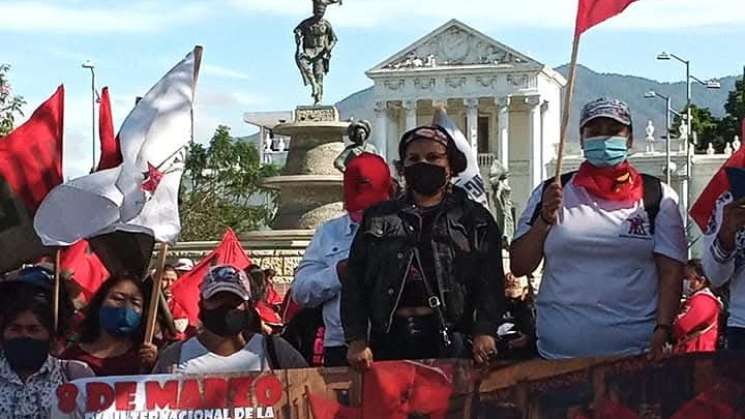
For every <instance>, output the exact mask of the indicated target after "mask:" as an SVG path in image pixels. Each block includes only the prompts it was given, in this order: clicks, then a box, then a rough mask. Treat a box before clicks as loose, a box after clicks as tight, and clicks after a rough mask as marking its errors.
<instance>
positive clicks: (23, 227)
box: [0, 86, 65, 272]
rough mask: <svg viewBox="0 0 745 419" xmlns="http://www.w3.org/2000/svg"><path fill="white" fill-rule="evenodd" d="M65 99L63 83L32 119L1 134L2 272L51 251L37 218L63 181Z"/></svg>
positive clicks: (0, 247) (0, 226)
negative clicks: (40, 234) (35, 226)
mask: <svg viewBox="0 0 745 419" xmlns="http://www.w3.org/2000/svg"><path fill="white" fill-rule="evenodd" d="M64 100H65V89H64V87H63V86H59V87H58V88H57V91H55V93H54V94H53V95H52V96H51V97H50V98H49V99H47V101H46V102H44V103H43V104H41V106H39V107H38V108H37V109H36V110H35V111H34V113H33V114H32V115H31V117H30V118H29V119H28V121H26V122H25V123H24V124H22V125H21V126H19V127H18V128H16V129H15V130H13V131H12V132H11V133H10V134H8V135H7V136H5V137H3V138H0V249H1V250H0V272H5V271H7V270H10V269H14V268H16V267H18V265H20V264H22V263H24V262H28V261H30V260H34V259H36V258H38V257H39V256H41V255H43V254H44V253H47V252H48V249H45V248H44V247H43V246H42V244H41V241H40V240H39V238H38V236H37V234H36V232H35V231H34V229H33V217H34V214H35V213H36V210H37V208H38V207H39V205H40V204H41V201H42V200H43V199H44V197H45V196H46V195H47V193H49V191H50V190H51V189H52V188H54V187H55V186H57V185H59V184H60V183H62V132H63V129H62V123H63V111H64Z"/></svg>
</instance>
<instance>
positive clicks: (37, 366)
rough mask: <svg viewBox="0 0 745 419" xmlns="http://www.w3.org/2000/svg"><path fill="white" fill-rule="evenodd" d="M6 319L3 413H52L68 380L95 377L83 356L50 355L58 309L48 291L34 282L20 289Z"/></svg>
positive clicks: (2, 325)
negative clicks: (80, 358)
mask: <svg viewBox="0 0 745 419" xmlns="http://www.w3.org/2000/svg"><path fill="white" fill-rule="evenodd" d="M14 296H15V298H14V299H13V300H12V301H10V302H8V305H6V306H4V307H3V317H2V319H0V332H1V333H2V350H3V352H2V356H0V417H3V418H46V417H49V415H50V409H51V407H52V405H53V404H54V402H55V400H56V394H57V389H58V388H59V386H60V385H61V384H62V383H65V382H68V381H71V380H76V379H78V378H86V377H92V376H93V371H91V369H90V368H88V366H87V365H85V364H84V363H82V362H78V361H64V360H60V359H58V358H55V357H54V356H52V355H50V350H51V349H52V346H53V344H54V335H55V332H54V314H53V313H52V308H51V305H50V304H49V300H48V299H47V296H46V295H44V294H43V293H42V294H39V293H38V290H34V289H31V288H28V289H26V290H24V291H22V292H17V293H15V294H14Z"/></svg>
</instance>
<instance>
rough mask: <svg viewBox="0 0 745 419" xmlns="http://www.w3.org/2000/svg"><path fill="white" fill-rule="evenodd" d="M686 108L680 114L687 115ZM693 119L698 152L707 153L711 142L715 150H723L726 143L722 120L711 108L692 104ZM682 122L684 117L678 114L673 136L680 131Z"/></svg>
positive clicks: (673, 127) (674, 123)
mask: <svg viewBox="0 0 745 419" xmlns="http://www.w3.org/2000/svg"><path fill="white" fill-rule="evenodd" d="M686 109H687V108H683V109H682V110H681V111H680V114H682V115H685V114H686ZM691 119H692V120H693V127H692V131H693V132H695V133H696V137H697V139H698V144H696V152H697V153H705V152H706V149H707V148H708V147H709V143H713V145H714V149H715V150H717V151H718V152H722V151H723V150H724V147H725V144H726V143H725V141H724V139H723V138H722V136H721V134H720V132H719V127H720V124H721V122H722V120H721V119H719V118H717V117H715V116H713V115H712V114H711V110H710V109H709V108H699V107H698V106H696V105H691ZM681 122H682V118H681V117H680V116H677V115H676V116H675V119H674V120H673V126H672V130H671V131H672V135H673V136H675V135H678V134H679V133H680V124H681ZM692 140H693V139H691V141H692Z"/></svg>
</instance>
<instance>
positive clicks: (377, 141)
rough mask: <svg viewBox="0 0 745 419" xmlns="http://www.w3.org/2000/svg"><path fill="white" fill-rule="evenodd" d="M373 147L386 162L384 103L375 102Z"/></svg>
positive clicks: (386, 113) (386, 121) (385, 110)
mask: <svg viewBox="0 0 745 419" xmlns="http://www.w3.org/2000/svg"><path fill="white" fill-rule="evenodd" d="M373 131H374V132H373V134H374V135H373V145H374V146H375V148H377V149H378V152H379V153H380V155H381V156H383V158H384V159H385V160H386V161H388V141H387V135H386V134H387V131H388V107H387V103H386V102H385V101H378V102H375V128H374V130H373Z"/></svg>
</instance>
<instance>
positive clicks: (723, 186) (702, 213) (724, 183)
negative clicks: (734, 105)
mask: <svg viewBox="0 0 745 419" xmlns="http://www.w3.org/2000/svg"><path fill="white" fill-rule="evenodd" d="M742 128H743V135H745V119H743V122H742ZM742 138H745V137H742ZM726 167H745V147H740V149H739V150H737V151H735V153H734V154H733V155H732V156H730V158H729V159H727V161H726V162H724V165H722V167H721V168H720V169H719V171H718V172H717V174H715V175H714V177H713V178H711V180H710V181H709V184H708V185H706V188H704V191H703V192H701V195H699V197H698V199H697V200H696V203H695V204H693V206H692V207H691V211H690V214H691V218H693V221H695V222H696V224H698V227H699V228H700V229H701V231H703V232H706V230H707V226H708V224H709V220H710V219H711V217H713V216H714V209H715V208H716V203H717V200H718V199H719V197H720V196H722V194H723V193H724V192H725V191H727V190H729V186H730V185H729V179H728V178H727V173H726V171H725V170H724V169H725V168H726Z"/></svg>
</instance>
